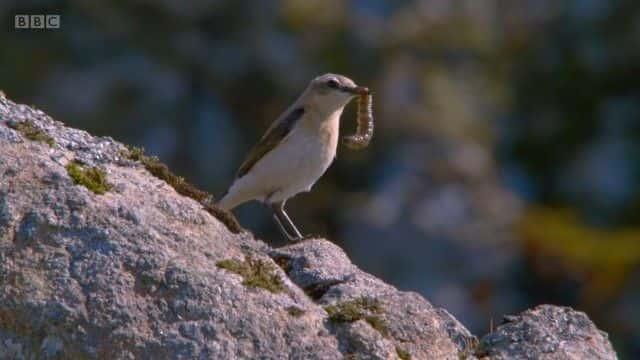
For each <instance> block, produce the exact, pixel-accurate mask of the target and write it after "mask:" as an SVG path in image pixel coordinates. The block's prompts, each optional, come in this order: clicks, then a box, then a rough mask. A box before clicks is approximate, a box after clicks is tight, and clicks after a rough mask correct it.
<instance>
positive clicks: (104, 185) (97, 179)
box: [66, 161, 111, 195]
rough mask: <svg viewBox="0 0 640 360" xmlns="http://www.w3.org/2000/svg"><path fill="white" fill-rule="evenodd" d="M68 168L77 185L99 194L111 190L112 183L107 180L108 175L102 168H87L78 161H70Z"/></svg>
mask: <svg viewBox="0 0 640 360" xmlns="http://www.w3.org/2000/svg"><path fill="white" fill-rule="evenodd" d="M66 168H67V173H68V174H69V176H70V177H71V179H72V180H73V182H74V183H75V184H76V185H82V186H84V187H86V188H87V189H89V190H91V191H93V192H94V193H96V194H98V195H102V194H104V193H106V192H107V191H109V190H111V184H109V183H108V182H107V175H106V174H105V172H104V171H103V170H101V169H100V168H97V167H91V168H85V167H83V166H82V165H81V164H80V163H78V162H76V161H72V162H70V163H69V165H67V167H66Z"/></svg>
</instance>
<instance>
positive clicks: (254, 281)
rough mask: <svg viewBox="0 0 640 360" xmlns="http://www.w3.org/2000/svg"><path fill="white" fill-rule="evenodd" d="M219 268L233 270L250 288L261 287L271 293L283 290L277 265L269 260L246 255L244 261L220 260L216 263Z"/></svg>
mask: <svg viewBox="0 0 640 360" xmlns="http://www.w3.org/2000/svg"><path fill="white" fill-rule="evenodd" d="M216 266H218V267H219V268H221V269H225V270H228V271H231V272H234V273H236V274H238V275H240V276H242V277H243V278H244V281H243V282H242V283H243V284H244V285H245V286H247V287H251V288H262V289H265V290H269V291H271V292H272V293H279V292H283V291H284V290H285V287H284V283H283V282H282V280H281V279H280V276H279V275H278V272H277V267H276V266H275V265H273V264H272V263H270V262H267V261H263V260H260V259H255V258H252V257H247V258H246V259H245V260H244V261H240V260H236V259H227V260H221V261H218V262H217V263H216Z"/></svg>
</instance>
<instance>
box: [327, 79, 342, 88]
mask: <svg viewBox="0 0 640 360" xmlns="http://www.w3.org/2000/svg"><path fill="white" fill-rule="evenodd" d="M339 85H340V84H339V83H338V80H336V79H331V80H329V81H327V86H328V87H330V88H332V89H337V88H338V86H339Z"/></svg>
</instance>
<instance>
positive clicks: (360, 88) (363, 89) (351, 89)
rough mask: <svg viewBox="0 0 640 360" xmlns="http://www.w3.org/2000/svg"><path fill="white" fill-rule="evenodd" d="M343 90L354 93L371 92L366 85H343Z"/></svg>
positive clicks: (365, 93) (363, 93)
mask: <svg viewBox="0 0 640 360" xmlns="http://www.w3.org/2000/svg"><path fill="white" fill-rule="evenodd" d="M342 90H343V91H345V92H348V93H351V94H353V95H367V94H369V88H368V87H365V86H354V87H347V86H345V87H343V88H342Z"/></svg>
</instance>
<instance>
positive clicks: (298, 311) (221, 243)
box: [0, 96, 615, 359]
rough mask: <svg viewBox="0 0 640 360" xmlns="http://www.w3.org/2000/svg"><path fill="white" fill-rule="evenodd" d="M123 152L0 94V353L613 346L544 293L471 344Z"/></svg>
mask: <svg viewBox="0 0 640 360" xmlns="http://www.w3.org/2000/svg"><path fill="white" fill-rule="evenodd" d="M25 122H26V127H25V124H23V123H25ZM19 123H20V124H22V125H21V126H17V124H19ZM25 129H27V130H26V131H25ZM126 154H127V149H126V147H125V146H124V145H122V144H120V143H117V142H115V141H113V140H112V139H110V138H98V137H93V136H91V135H89V134H88V133H86V132H84V131H80V130H76V129H71V128H67V127H64V125H63V124H62V123H60V122H56V121H54V120H52V119H51V118H49V117H48V116H47V115H45V114H44V113H42V112H41V111H38V110H34V109H32V108H30V107H27V106H24V105H16V104H14V103H12V102H11V101H9V100H7V99H6V98H4V97H2V96H0V358H3V359H4V358H20V359H23V358H24V359H32V358H101V359H134V358H140V359H142V358H145V359H146V358H158V359H160V358H177V359H197V358H200V359H222V358H263V359H287V358H289V359H339V358H353V359H360V358H362V359H397V358H400V359H459V358H476V356H478V357H489V358H497V359H498V358H548V359H573V358H601V359H613V358H615V353H614V352H613V350H612V348H611V345H610V343H609V341H608V340H607V337H606V335H604V334H603V333H601V332H599V331H598V330H597V328H596V327H595V326H594V325H593V323H592V322H591V321H590V320H589V319H588V318H587V317H586V315H584V314H583V313H579V312H575V311H572V310H570V309H567V308H558V307H552V306H545V307H539V308H536V309H534V310H531V311H527V312H525V313H523V314H522V315H519V316H517V317H511V318H509V322H508V323H506V324H504V325H502V326H500V327H498V329H496V331H495V332H493V333H492V334H489V335H487V336H485V337H484V339H483V340H482V342H481V345H480V346H477V345H478V341H477V339H476V338H475V337H474V336H473V335H472V334H470V333H469V331H467V330H466V329H465V327H464V326H463V325H462V324H460V323H459V322H458V321H457V320H456V319H455V318H454V317H453V316H452V315H450V314H449V313H448V312H447V311H446V310H444V309H441V308H436V307H434V306H432V305H431V304H430V303H429V302H428V301H427V300H425V299H424V298H422V297H421V296H419V295H417V294H415V293H411V292H401V291H398V290H397V289H395V288H394V287H392V286H390V285H388V284H385V283H384V282H383V281H381V280H379V279H377V278H375V277H373V276H371V275H369V274H367V273H365V272H363V271H362V270H360V269H358V268H357V267H356V266H354V265H353V264H352V263H351V261H350V260H349V258H348V257H347V255H346V254H345V253H344V252H343V251H342V250H341V249H340V248H339V247H337V246H336V245H334V244H332V243H331V242H329V241H327V240H323V239H311V240H305V241H303V242H301V243H297V244H293V245H289V246H286V247H282V248H272V247H270V246H269V245H267V244H265V243H264V242H262V241H260V240H258V239H256V238H254V236H253V235H252V234H250V233H248V232H239V231H237V230H238V229H237V228H235V229H234V228H233V227H232V226H231V225H233V224H232V222H230V221H229V219H228V218H225V216H226V215H225V216H223V215H222V214H220V213H219V212H216V211H211V209H209V210H210V211H206V208H207V206H203V205H202V204H201V203H200V202H198V201H195V200H193V199H191V198H189V197H185V196H183V195H180V194H178V192H176V191H175V190H174V188H173V187H172V186H169V184H168V183H167V182H165V181H164V180H162V179H159V178H156V177H155V176H153V175H152V174H151V173H149V172H148V171H147V169H145V167H144V166H143V165H142V164H141V163H140V162H139V161H133V160H130V157H129V158H128V157H127V156H126ZM71 163H73V164H76V166H79V167H80V169H87V170H90V171H91V172H88V173H87V174H89V175H91V174H93V175H91V176H93V177H98V178H99V179H98V181H104V180H106V182H107V184H101V185H105V186H102V187H101V189H108V190H107V191H106V192H105V193H104V194H96V193H95V192H93V191H91V189H93V190H95V188H94V187H92V186H91V184H90V183H78V180H77V178H78V177H77V176H75V177H74V179H76V180H75V181H74V180H73V179H72V178H71V177H70V175H69V164H71ZM74 171H75V172H78V171H80V170H78V168H76V167H74ZM81 175H82V174H81ZM91 176H88V178H91ZM103 176H104V177H103ZM85 177H87V176H84V175H83V176H80V178H85ZM209 206H210V205H209ZM232 230H233V231H232Z"/></svg>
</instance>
